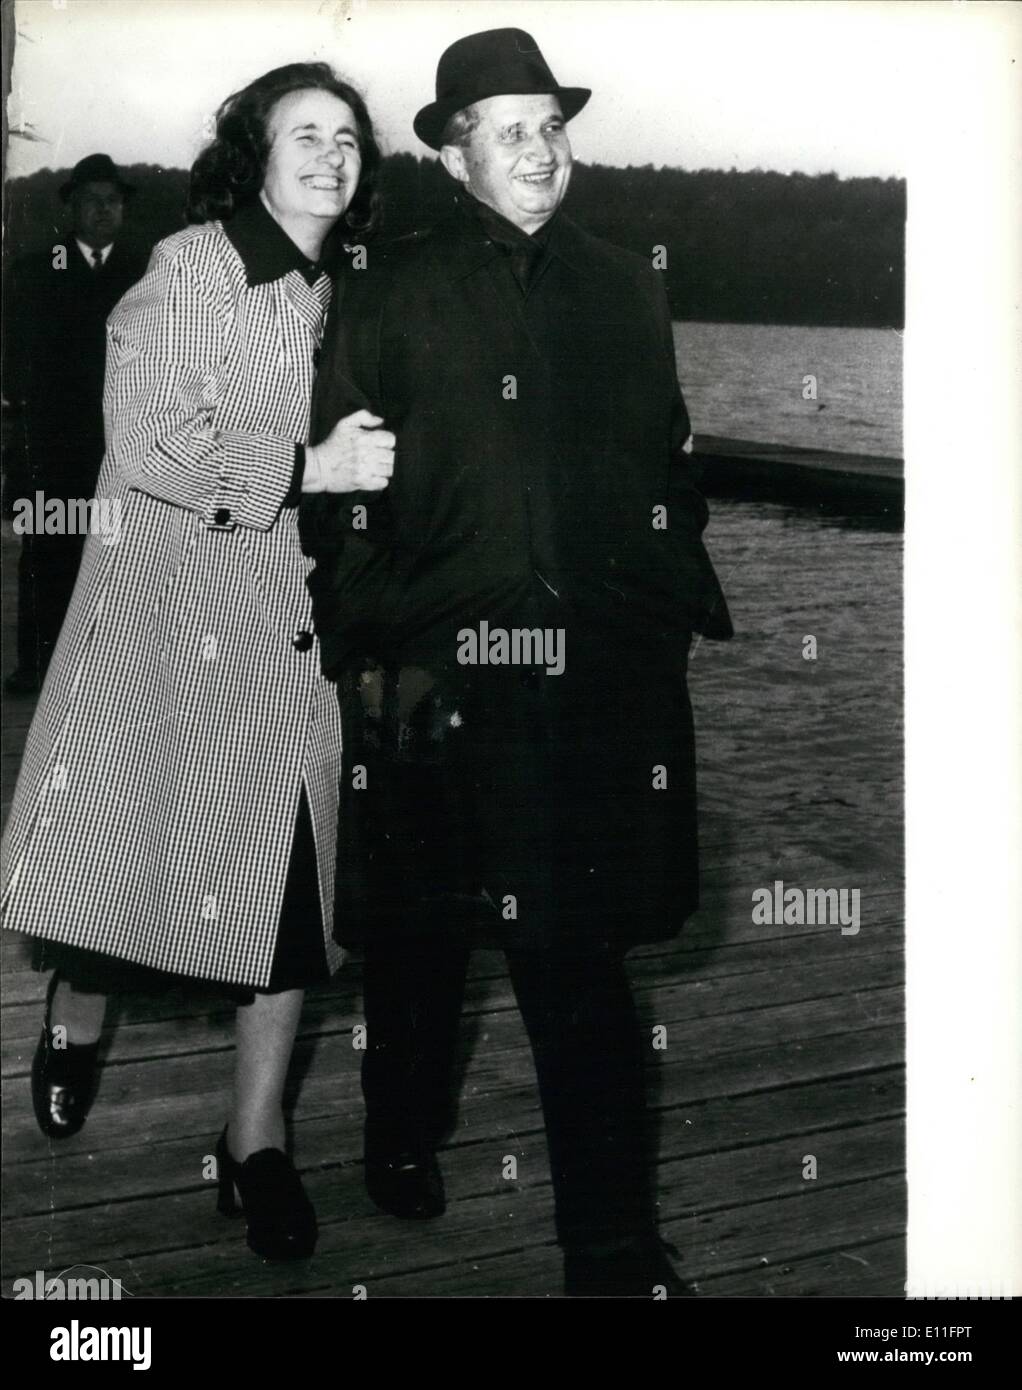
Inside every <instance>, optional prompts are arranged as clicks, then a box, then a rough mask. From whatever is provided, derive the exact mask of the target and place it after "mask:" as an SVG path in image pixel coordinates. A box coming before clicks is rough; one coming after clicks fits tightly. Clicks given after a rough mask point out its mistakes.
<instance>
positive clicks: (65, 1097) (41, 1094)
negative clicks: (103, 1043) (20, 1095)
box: [32, 973, 99, 1139]
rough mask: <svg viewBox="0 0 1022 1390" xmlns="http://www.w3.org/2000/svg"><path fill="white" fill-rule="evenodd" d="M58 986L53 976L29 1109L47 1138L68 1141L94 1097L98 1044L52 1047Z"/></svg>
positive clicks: (83, 1121)
mask: <svg viewBox="0 0 1022 1390" xmlns="http://www.w3.org/2000/svg"><path fill="white" fill-rule="evenodd" d="M58 983H59V976H58V975H57V974H56V973H54V975H53V976H52V978H51V980H50V984H49V988H48V989H47V991H46V1015H45V1018H44V1019H43V1031H42V1034H41V1036H40V1038H39V1046H38V1047H37V1048H36V1050H35V1056H34V1057H33V1058H32V1108H33V1110H34V1111H35V1117H36V1119H37V1120H38V1122H39V1128H40V1129H41V1130H42V1132H43V1133H44V1134H45V1135H46V1136H47V1138H49V1139H68V1138H70V1136H71V1135H72V1134H77V1133H78V1131H79V1130H80V1129H81V1127H82V1125H83V1124H84V1123H85V1120H86V1117H87V1115H88V1113H89V1106H90V1105H91V1104H92V1101H93V1098H94V1096H95V1094H96V1057H97V1054H98V1052H99V1043H98V1042H96V1043H68V1042H65V1043H64V1046H63V1047H58V1046H55V1045H54V1041H53V1029H52V1028H51V1027H50V1006H51V1005H52V1003H53V995H54V992H55V990H56V988H57V985H58Z"/></svg>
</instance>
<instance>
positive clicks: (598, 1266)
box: [564, 1236, 696, 1298]
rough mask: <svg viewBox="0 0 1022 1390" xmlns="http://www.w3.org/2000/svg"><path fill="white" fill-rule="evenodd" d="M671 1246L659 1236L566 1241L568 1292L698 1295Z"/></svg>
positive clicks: (594, 1295) (591, 1295) (581, 1295)
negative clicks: (671, 1255) (603, 1242)
mask: <svg viewBox="0 0 1022 1390" xmlns="http://www.w3.org/2000/svg"><path fill="white" fill-rule="evenodd" d="M671 1248H672V1247H670V1246H665V1244H664V1242H663V1241H662V1240H660V1239H659V1237H657V1236H644V1237H640V1238H637V1239H636V1240H634V1241H631V1242H629V1243H627V1244H624V1245H610V1246H591V1245H585V1244H578V1245H565V1247H564V1292H565V1293H566V1294H567V1295H568V1297H569V1298H694V1297H695V1292H696V1291H695V1289H694V1288H693V1287H692V1286H691V1285H690V1284H685V1283H683V1282H682V1280H681V1279H679V1278H678V1275H677V1274H676V1273H675V1271H674V1267H673V1265H672V1264H671V1262H670V1260H669V1259H668V1258H667V1250H668V1249H671ZM675 1253H676V1252H675Z"/></svg>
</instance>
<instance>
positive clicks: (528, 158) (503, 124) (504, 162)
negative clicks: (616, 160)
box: [442, 95, 571, 233]
mask: <svg viewBox="0 0 1022 1390" xmlns="http://www.w3.org/2000/svg"><path fill="white" fill-rule="evenodd" d="M476 109H477V111H478V112H479V115H480V117H481V119H480V122H479V125H478V126H477V127H476V129H475V130H474V131H473V132H472V135H471V138H470V141H469V143H468V145H467V146H464V147H463V146H459V145H445V146H444V149H443V151H442V158H443V161H444V164H445V166H446V168H447V170H448V172H449V173H450V174H453V175H454V177H455V178H456V179H458V180H459V181H460V182H462V183H463V184H464V185H465V187H466V188H467V189H468V191H469V192H470V193H471V194H472V195H473V196H474V197H476V198H478V199H479V201H480V202H481V203H486V204H487V205H488V206H489V207H491V208H493V209H494V210H495V211H496V212H499V213H501V214H502V216H504V217H506V218H507V219H508V221H509V222H513V223H514V224H515V226H516V227H521V229H522V231H524V232H530V233H531V232H535V231H538V230H539V228H540V227H542V225H543V223H544V222H547V221H549V219H550V218H551V217H552V216H553V215H554V213H555V212H556V211H557V209H558V207H559V206H560V203H561V200H562V198H563V197H564V195H565V193H566V192H567V191H568V179H569V178H570V177H571V145H570V144H569V142H568V133H567V131H566V130H565V128H564V117H563V116H562V115H561V104H560V102H559V101H558V100H557V98H556V97H554V96H535V95H529V96H499V97H487V98H486V100H485V101H480V102H477V103H476Z"/></svg>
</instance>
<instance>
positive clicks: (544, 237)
mask: <svg viewBox="0 0 1022 1390" xmlns="http://www.w3.org/2000/svg"><path fill="white" fill-rule="evenodd" d="M455 200H456V202H457V205H458V208H459V211H460V212H461V215H462V217H463V218H466V219H470V220H471V222H472V223H473V224H474V225H475V226H477V227H480V228H481V229H482V231H483V232H484V233H485V235H486V237H487V239H488V240H489V241H490V242H492V243H493V244H494V245H495V246H499V247H501V248H502V249H504V250H508V251H512V250H514V249H516V248H523V247H525V248H527V247H529V246H539V247H541V248H542V249H543V250H544V251H545V252H548V253H549V254H550V255H551V256H558V257H559V258H560V259H561V260H562V261H564V262H565V263H566V264H567V265H570V266H571V267H572V269H573V270H577V271H578V272H579V273H580V274H582V275H591V274H595V273H596V271H595V267H594V266H593V265H592V261H591V256H587V255H586V254H585V247H584V244H583V234H582V233H581V232H580V231H579V229H578V228H577V227H576V226H575V224H574V223H573V222H572V221H571V219H570V218H569V217H566V216H565V214H564V212H563V211H562V210H561V209H560V208H558V210H557V211H556V212H555V213H554V215H553V217H551V218H550V220H549V221H548V222H544V224H543V226H542V227H540V229H539V231H538V232H534V233H533V234H532V235H531V236H530V235H529V233H528V232H524V231H522V229H521V227H516V226H515V224H514V223H513V222H510V221H508V219H507V218H506V217H504V216H503V215H502V214H501V213H499V212H497V211H496V209H494V208H491V207H490V206H489V205H488V204H487V203H481V202H480V201H479V199H478V198H475V197H473V196H472V194H471V193H469V192H467V190H465V189H464V188H461V187H459V188H458V189H457V191H456V193H455Z"/></svg>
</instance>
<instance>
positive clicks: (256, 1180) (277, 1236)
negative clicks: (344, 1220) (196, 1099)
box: [216, 1129, 318, 1260]
mask: <svg viewBox="0 0 1022 1390" xmlns="http://www.w3.org/2000/svg"><path fill="white" fill-rule="evenodd" d="M216 1160H217V1184H218V1191H217V1210H218V1211H220V1212H222V1213H223V1214H224V1215H225V1216H236V1215H238V1214H239V1212H238V1199H239V1198H240V1201H241V1211H242V1212H243V1213H244V1216H245V1220H246V1221H247V1223H248V1232H247V1235H246V1239H247V1241H248V1246H249V1249H250V1250H254V1251H255V1253H256V1254H257V1255H262V1256H263V1257H264V1258H265V1259H268V1260H301V1259H305V1258H306V1257H307V1256H309V1255H311V1254H312V1252H313V1250H315V1248H316V1236H317V1234H318V1232H317V1227H316V1213H315V1211H314V1210H313V1206H312V1203H311V1202H310V1201H309V1199H308V1197H307V1196H306V1195H305V1188H304V1187H303V1186H302V1180H301V1178H300V1177H299V1176H298V1174H297V1172H296V1171H295V1168H294V1164H293V1163H292V1162H291V1160H290V1159H289V1158H288V1157H287V1155H286V1154H285V1153H282V1152H281V1150H280V1149H260V1150H259V1151H258V1152H257V1153H254V1154H249V1156H248V1158H246V1159H245V1160H244V1162H243V1163H239V1162H238V1161H237V1159H235V1158H233V1157H232V1156H231V1153H230V1150H229V1149H228V1147H227V1130H226V1129H225V1130H224V1132H223V1134H221V1136H220V1138H219V1140H218V1141H217V1146H216ZM236 1194H237V1195H236Z"/></svg>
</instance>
